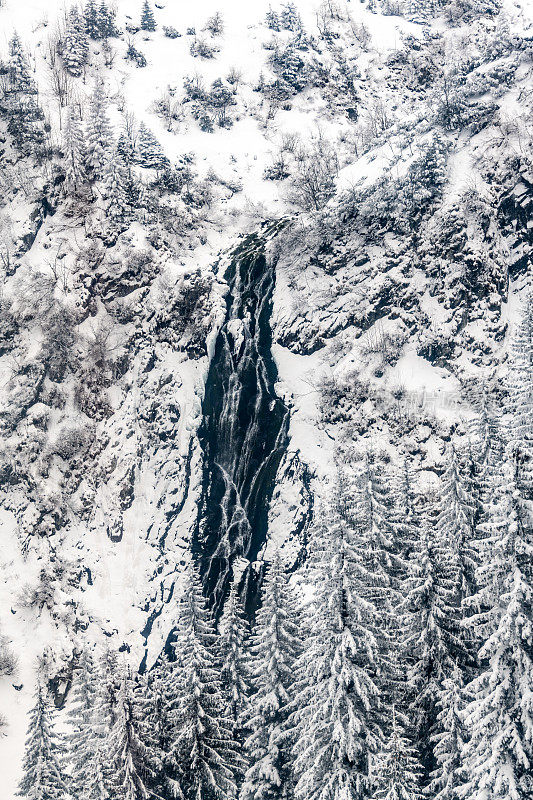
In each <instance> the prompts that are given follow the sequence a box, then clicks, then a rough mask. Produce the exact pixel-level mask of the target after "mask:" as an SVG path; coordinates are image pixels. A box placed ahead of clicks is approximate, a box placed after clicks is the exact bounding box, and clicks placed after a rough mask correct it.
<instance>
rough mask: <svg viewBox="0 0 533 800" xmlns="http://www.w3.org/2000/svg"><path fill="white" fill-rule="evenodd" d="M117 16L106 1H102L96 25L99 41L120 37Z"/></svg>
mask: <svg viewBox="0 0 533 800" xmlns="http://www.w3.org/2000/svg"><path fill="white" fill-rule="evenodd" d="M115 14H116V12H115V10H114V9H112V8H110V7H109V6H108V5H107V3H106V0H102V2H101V3H100V5H99V7H98V10H97V11H96V24H97V28H98V38H99V39H110V38H111V37H114V36H118V35H119V33H120V31H118V30H117V27H116V24H115Z"/></svg>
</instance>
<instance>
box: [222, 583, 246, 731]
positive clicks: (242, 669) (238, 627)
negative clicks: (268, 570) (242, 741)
mask: <svg viewBox="0 0 533 800" xmlns="http://www.w3.org/2000/svg"><path fill="white" fill-rule="evenodd" d="M219 630H220V653H221V678H222V685H223V688H224V691H225V693H226V695H227V697H228V701H229V707H230V716H231V719H232V720H233V722H234V725H235V727H236V728H237V727H238V726H237V723H238V721H239V720H240V719H241V717H242V714H243V712H244V709H245V707H246V703H247V700H248V695H249V691H250V687H249V675H248V662H247V657H246V643H247V639H248V636H249V626H248V621H247V619H246V617H245V615H244V608H243V606H242V602H241V600H240V598H239V595H238V593H237V586H236V585H235V581H232V583H231V586H230V590H229V594H228V597H227V599H226V602H225V603H224V611H223V613H222V617H221V620H220V625H219Z"/></svg>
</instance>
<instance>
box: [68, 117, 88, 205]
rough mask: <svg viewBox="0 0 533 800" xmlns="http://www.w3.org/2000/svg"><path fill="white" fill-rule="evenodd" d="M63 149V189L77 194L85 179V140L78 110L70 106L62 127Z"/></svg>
mask: <svg viewBox="0 0 533 800" xmlns="http://www.w3.org/2000/svg"><path fill="white" fill-rule="evenodd" d="M63 151H64V155H65V189H66V191H67V192H69V193H73V194H77V193H79V191H80V189H81V188H82V186H83V184H84V183H85V181H86V175H85V140H84V137H83V131H82V128H81V122H80V117H79V114H78V111H77V110H76V109H75V108H74V107H73V106H70V108H69V109H68V112H67V115H66V120H65V125H64V128H63Z"/></svg>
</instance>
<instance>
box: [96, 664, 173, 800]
mask: <svg viewBox="0 0 533 800" xmlns="http://www.w3.org/2000/svg"><path fill="white" fill-rule="evenodd" d="M138 680H139V681H141V680H142V679H141V678H140V677H139V678H138ZM143 689H144V691H143V692H141V693H140V698H141V703H140V705H139V707H137V708H136V698H135V689H134V681H133V679H132V678H131V677H130V676H126V675H124V676H123V678H122V681H121V683H120V688H119V690H118V693H117V702H116V710H115V720H114V723H113V726H112V728H111V731H110V734H109V745H108V750H109V757H110V765H111V773H112V786H113V797H114V798H116V800H148V798H149V797H150V796H151V791H150V789H149V785H150V781H153V782H155V781H156V779H157V776H158V772H159V769H160V762H159V759H158V754H157V753H156V752H155V750H154V749H153V748H152V747H149V746H148V745H147V744H146V740H147V739H148V738H149V736H148V732H147V731H146V716H145V715H144V713H143V711H145V710H146V704H147V703H149V699H148V698H147V691H148V690H147V685H146V683H143Z"/></svg>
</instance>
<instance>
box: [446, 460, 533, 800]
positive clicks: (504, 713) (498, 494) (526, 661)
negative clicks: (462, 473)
mask: <svg viewBox="0 0 533 800" xmlns="http://www.w3.org/2000/svg"><path fill="white" fill-rule="evenodd" d="M496 452H497V448H495V449H494V451H493V453H492V456H491V461H490V468H489V473H488V474H489V484H490V486H491V492H490V499H488V500H487V501H486V508H485V512H486V516H485V521H484V522H483V523H482V524H481V528H482V531H483V533H484V539H483V541H482V548H481V555H482V558H481V562H480V566H479V567H478V570H477V573H476V578H477V582H478V585H479V587H480V589H479V591H478V593H477V595H475V596H474V597H473V598H471V599H470V605H471V606H472V607H473V608H474V609H476V610H479V611H478V613H475V614H473V615H472V616H471V617H469V619H468V623H469V625H473V626H475V627H477V629H478V637H479V638H481V639H482V640H483V645H482V647H481V649H480V652H479V662H480V664H481V665H482V669H481V673H480V674H479V675H478V676H477V677H476V678H475V679H474V680H473V681H472V682H471V683H470V685H469V686H468V691H469V693H470V694H471V695H472V697H473V699H472V701H471V702H470V703H469V704H468V706H467V708H466V712H467V713H466V729H467V733H468V737H469V740H468V742H467V744H466V746H465V748H464V751H463V764H462V772H463V777H464V785H463V787H462V788H461V797H463V798H465V800H477V799H478V798H480V797H482V798H486V799H487V800H496V798H502V797H508V798H511V800H526V798H529V797H531V795H532V792H533V773H532V770H531V765H532V764H533V693H532V692H531V686H532V685H533V660H532V659H533V626H532V624H531V620H532V619H533V587H532V583H531V564H532V562H533V547H532V546H531V542H530V541H528V538H527V531H526V529H525V528H524V527H523V526H522V525H521V524H520V508H519V504H518V502H517V500H518V495H519V492H518V491H517V489H516V483H515V471H514V468H513V464H512V457H510V456H508V457H507V458H504V459H502V458H501V457H499V458H497V459H496V457H495V454H496ZM500 455H501V454H500Z"/></svg>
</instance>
